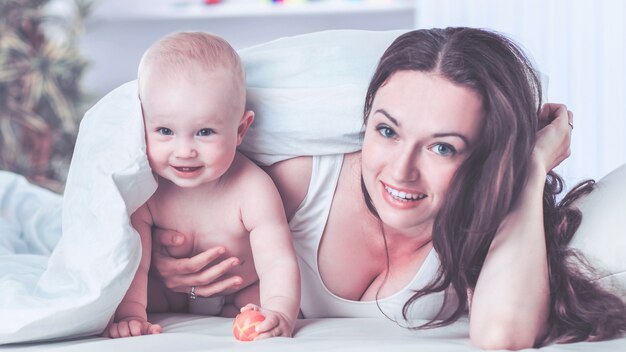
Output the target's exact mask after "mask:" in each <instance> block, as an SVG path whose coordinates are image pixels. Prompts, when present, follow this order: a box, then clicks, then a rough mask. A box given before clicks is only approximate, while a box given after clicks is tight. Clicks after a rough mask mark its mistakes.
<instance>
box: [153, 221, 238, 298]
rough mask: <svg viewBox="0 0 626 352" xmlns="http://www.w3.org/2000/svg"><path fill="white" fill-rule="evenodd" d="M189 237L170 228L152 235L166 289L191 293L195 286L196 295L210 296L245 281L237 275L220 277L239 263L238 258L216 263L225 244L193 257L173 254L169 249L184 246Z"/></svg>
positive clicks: (155, 254) (157, 268) (154, 257)
mask: <svg viewBox="0 0 626 352" xmlns="http://www.w3.org/2000/svg"><path fill="white" fill-rule="evenodd" d="M186 238H187V237H185V236H184V235H182V234H180V233H177V232H175V231H171V230H168V231H165V230H156V231H155V233H154V234H153V240H154V242H153V246H152V265H153V266H154V269H156V272H157V275H158V276H159V277H160V279H161V281H163V284H164V285H165V286H166V287H167V288H169V289H170V290H172V291H174V292H183V293H189V291H191V287H192V286H195V290H194V292H195V294H196V295H197V296H200V297H209V296H212V295H215V294H219V293H221V292H223V291H226V290H230V289H233V288H237V287H238V286H239V285H240V284H241V283H242V282H243V281H242V279H241V277H240V276H237V275H234V276H232V277H228V278H226V279H221V278H222V276H223V275H224V274H226V273H228V271H229V270H230V269H232V268H234V267H236V266H237V265H239V263H240V261H239V258H236V257H229V258H226V259H224V260H222V261H220V262H215V261H216V259H217V258H219V257H220V256H221V255H222V254H224V253H225V251H226V249H225V248H224V247H222V246H218V247H214V248H210V249H207V250H206V251H204V252H201V253H198V254H196V255H195V256H193V257H191V258H174V257H172V256H170V255H169V253H168V249H169V248H178V247H183V246H185V245H186V243H185V240H186Z"/></svg>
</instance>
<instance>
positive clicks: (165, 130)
mask: <svg viewBox="0 0 626 352" xmlns="http://www.w3.org/2000/svg"><path fill="white" fill-rule="evenodd" d="M156 131H157V132H158V133H159V134H162V135H164V136H171V135H173V134H174V132H172V130H170V129H169V128H167V127H159V128H157V129H156Z"/></svg>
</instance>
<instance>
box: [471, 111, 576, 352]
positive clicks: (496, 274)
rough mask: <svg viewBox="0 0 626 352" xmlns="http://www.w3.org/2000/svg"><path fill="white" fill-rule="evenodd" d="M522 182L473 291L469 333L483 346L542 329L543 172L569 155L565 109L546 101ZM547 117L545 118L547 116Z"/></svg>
mask: <svg viewBox="0 0 626 352" xmlns="http://www.w3.org/2000/svg"><path fill="white" fill-rule="evenodd" d="M555 115H556V118H554V120H553V121H552V122H550V123H549V124H547V126H546V127H544V128H543V129H541V130H540V131H539V132H538V135H537V143H536V145H535V149H534V150H533V156H532V165H531V170H530V171H529V175H528V180H527V182H526V187H525V188H524V190H523V191H522V194H521V196H520V198H519V199H518V201H517V204H514V206H513V208H512V209H511V211H510V213H509V214H508V215H507V216H506V218H505V219H504V221H503V222H502V224H501V225H500V227H499V228H498V230H497V232H496V235H495V238H494V240H493V242H492V244H491V247H490V248H489V252H488V253H487V257H486V259H485V262H484V265H483V268H482V270H481V272H480V276H479V278H478V282H477V284H476V288H475V290H474V293H473V298H472V304H471V308H470V309H471V310H470V317H471V318H470V338H471V340H472V342H473V343H474V345H476V346H477V347H480V348H483V349H521V348H530V347H532V346H533V345H535V342H536V341H537V340H539V339H540V338H541V337H542V335H543V334H544V333H545V331H546V324H547V319H548V313H549V302H550V288H549V287H550V283H549V278H548V264H547V257H546V256H547V254H546V241H545V231H544V227H543V207H542V206H541V205H542V204H543V188H544V184H545V180H546V175H547V173H548V172H549V171H550V170H551V169H552V168H554V167H555V166H557V165H558V164H559V163H560V162H561V161H563V160H564V159H565V158H567V157H568V156H569V145H570V138H571V128H570V126H569V124H568V122H569V121H571V112H568V111H567V108H566V107H565V106H563V105H555V104H546V106H544V109H543V111H542V114H541V118H543V119H550V117H551V116H555ZM548 121H549V120H548Z"/></svg>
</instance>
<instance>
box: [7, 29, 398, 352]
mask: <svg viewBox="0 0 626 352" xmlns="http://www.w3.org/2000/svg"><path fill="white" fill-rule="evenodd" d="M399 33H401V31H392V32H366V31H329V32H319V33H312V34H308V35H303V36H298V37H292V38H284V39H280V40H276V41H274V42H270V43H267V44H263V45H260V46H256V47H253V48H249V49H246V50H243V51H242V52H241V56H242V60H243V62H244V65H245V67H246V74H247V78H248V82H249V86H250V91H249V94H248V98H249V99H248V105H249V107H250V108H252V109H254V110H255V112H256V114H257V115H256V121H255V123H254V125H253V128H251V130H250V131H249V134H248V136H247V137H246V139H245V143H244V145H243V146H242V150H243V151H244V152H246V153H247V154H249V155H250V156H252V157H253V158H255V159H256V160H257V161H259V162H260V163H263V164H271V163H273V162H276V161H278V160H283V159H286V158H289V157H292V156H297V155H314V154H327V153H341V152H349V151H354V150H358V149H359V145H360V132H361V125H362V123H361V110H362V104H363V102H362V100H363V99H364V96H365V94H364V92H365V89H366V86H367V82H368V80H369V77H370V76H371V74H372V73H373V70H374V68H375V66H376V63H377V60H378V58H379V57H380V56H381V54H382V52H383V51H384V49H385V48H386V47H387V46H388V45H389V44H390V43H391V41H392V40H393V39H394V38H395V37H397V35H398V34H399ZM364 36H365V37H367V38H368V39H367V40H365V41H364V40H363V37H364ZM287 58H288V60H287ZM0 186H4V187H10V186H9V185H0ZM155 189H156V182H155V180H154V178H153V176H152V172H151V170H150V167H149V165H148V161H147V158H146V152H145V140H144V128H143V119H142V116H141V105H140V102H139V99H138V97H137V85H136V82H135V81H132V82H128V83H126V84H124V85H122V86H120V87H119V88H117V89H115V90H114V91H113V92H111V93H109V94H108V95H107V96H106V97H104V98H103V99H102V100H100V101H99V102H98V103H97V104H96V105H95V106H94V107H93V108H92V109H91V110H89V111H88V112H87V114H86V115H85V117H84V119H83V120H82V122H81V126H80V131H79V136H78V140H77V143H76V147H75V151H74V156H73V158H72V164H71V167H70V171H69V177H68V180H67V185H66V189H65V195H64V199H63V223H62V225H63V235H62V237H61V239H60V240H59V243H58V245H57V246H56V249H55V250H54V252H53V253H52V255H51V256H50V258H49V261H48V263H47V266H46V259H45V256H39V257H37V258H34V257H32V258H30V257H29V258H25V257H20V259H19V261H20V263H21V265H22V266H23V267H24V269H23V271H24V272H28V273H29V274H28V275H15V273H16V271H15V270H14V269H13V268H14V266H15V265H17V264H11V265H13V266H12V267H10V268H9V267H8V266H7V265H8V264H7V263H11V261H12V260H14V259H11V257H4V256H3V257H0V267H2V268H7V271H4V272H0V274H3V275H2V276H0V295H1V297H2V298H1V299H0V316H1V317H2V319H0V344H5V343H12V342H23V341H34V340H46V339H56V338H67V337H76V336H85V335H93V334H98V333H100V332H101V331H102V330H103V329H104V328H105V327H106V325H107V323H108V321H109V319H110V317H111V316H112V315H113V314H114V312H115V309H116V307H117V305H118V303H119V302H120V301H121V299H122V297H123V296H124V293H125V292H126V290H127V288H128V286H129V285H130V282H131V280H132V278H133V275H134V272H135V270H136V268H137V266H138V263H139V259H140V253H141V248H140V242H139V237H138V236H137V234H136V232H135V230H134V229H133V228H132V226H131V225H130V221H129V216H130V214H132V213H133V212H134V211H135V209H137V208H138V207H139V206H140V205H141V204H143V203H144V202H145V201H146V200H147V199H148V198H149V197H150V195H152V193H153V192H154V190H155ZM57 201H58V199H57ZM56 215H57V216H58V214H56ZM21 216H22V215H16V216H15V218H20V217H21ZM50 224H51V225H50V226H57V228H55V229H54V231H51V230H47V229H39V230H40V231H41V232H42V233H44V235H47V236H50V238H53V237H54V240H53V241H52V242H54V241H56V239H57V238H58V234H59V231H58V220H57V221H56V222H55V221H51V222H50ZM43 237H45V236H43ZM13 242H14V241H13ZM52 247H53V245H49V246H48V247H47V248H48V250H50V249H51V248H52ZM8 252H9V253H15V251H12V250H8ZM45 254H47V253H45Z"/></svg>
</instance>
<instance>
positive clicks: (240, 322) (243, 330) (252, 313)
mask: <svg viewBox="0 0 626 352" xmlns="http://www.w3.org/2000/svg"><path fill="white" fill-rule="evenodd" d="M263 320H265V317H264V316H263V314H261V313H259V312H258V311H256V310H248V311H245V312H243V313H239V314H237V316H236V317H235V321H234V322H233V335H235V338H236V339H237V340H239V341H252V340H254V338H255V337H257V336H259V333H258V332H256V330H254V328H256V326H257V325H259V324H260V323H261V322H262V321H263Z"/></svg>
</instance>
